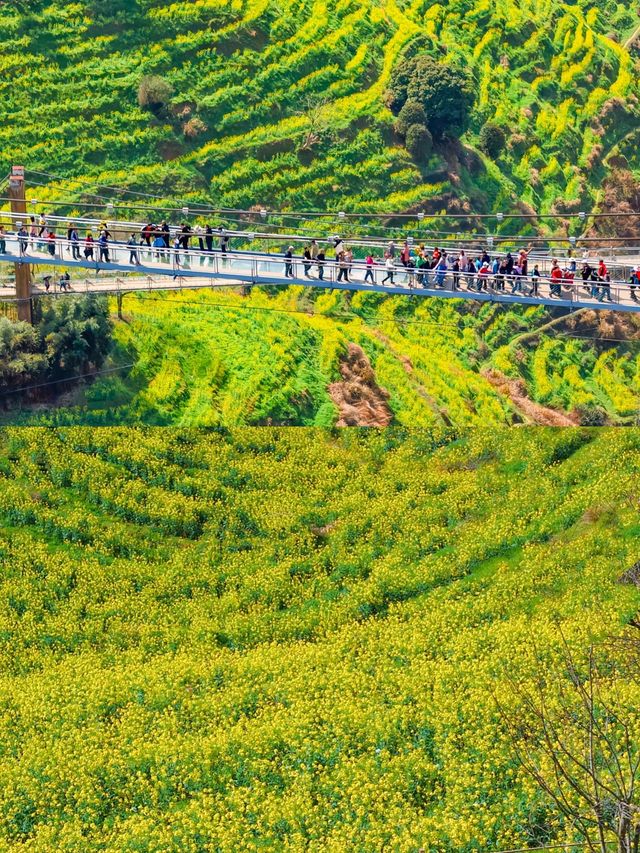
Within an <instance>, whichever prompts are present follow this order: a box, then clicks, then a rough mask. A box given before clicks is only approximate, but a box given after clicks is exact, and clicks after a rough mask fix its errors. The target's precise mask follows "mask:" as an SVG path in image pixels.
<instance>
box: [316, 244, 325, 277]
mask: <svg viewBox="0 0 640 853" xmlns="http://www.w3.org/2000/svg"><path fill="white" fill-rule="evenodd" d="M325 260H326V254H325V251H324V249H322V248H320V249H318V254H317V255H316V263H317V265H318V281H324V264H325Z"/></svg>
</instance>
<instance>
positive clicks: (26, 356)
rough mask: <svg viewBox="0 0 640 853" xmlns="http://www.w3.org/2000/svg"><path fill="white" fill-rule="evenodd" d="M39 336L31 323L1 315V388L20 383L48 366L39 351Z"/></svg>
mask: <svg viewBox="0 0 640 853" xmlns="http://www.w3.org/2000/svg"><path fill="white" fill-rule="evenodd" d="M39 344H40V340H39V336H38V333H37V331H36V330H35V329H34V328H33V326H31V325H30V324H29V323H12V322H11V321H10V320H8V319H7V318H6V317H0V388H2V387H3V386H4V387H8V386H12V385H19V384H21V383H23V382H26V381H30V380H31V379H33V378H34V377H36V376H38V375H39V374H40V373H41V372H42V371H43V369H44V368H45V367H46V363H47V360H46V357H45V356H44V355H43V354H42V352H39V351H38V349H39Z"/></svg>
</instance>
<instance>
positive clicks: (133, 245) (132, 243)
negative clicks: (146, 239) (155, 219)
mask: <svg viewBox="0 0 640 853" xmlns="http://www.w3.org/2000/svg"><path fill="white" fill-rule="evenodd" d="M158 239H159V238H158V237H156V240H158ZM127 246H128V247H129V263H130V264H133V265H134V266H136V267H137V266H139V265H140V260H139V258H138V239H137V237H136V235H135V234H132V235H131V237H129V240H128V241H127Z"/></svg>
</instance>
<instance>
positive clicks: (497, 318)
mask: <svg viewBox="0 0 640 853" xmlns="http://www.w3.org/2000/svg"><path fill="white" fill-rule="evenodd" d="M314 297H315V298H314ZM115 308H116V306H115V304H114V305H113V306H112V309H113V312H114V314H113V316H114V320H115V321H116V326H115V332H114V335H115V341H116V346H115V349H114V352H113V354H112V357H111V361H110V363H109V365H108V366H107V369H108V370H109V371H110V372H109V373H108V374H107V375H105V376H98V377H97V378H96V379H95V381H91V380H90V381H91V384H89V385H88V386H86V387H83V388H80V389H78V390H77V391H76V392H74V393H72V394H71V395H69V394H66V395H65V396H64V398H63V399H62V400H61V401H58V403H57V405H56V404H55V400H51V398H47V397H45V398H44V400H41V401H40V404H39V405H38V406H37V407H36V408H35V409H34V408H33V402H34V400H33V398H29V397H28V396H26V395H22V394H21V395H13V397H12V398H8V399H12V400H13V403H12V405H11V407H9V408H8V409H7V410H6V411H5V412H3V413H2V414H1V415H0V418H2V419H3V420H4V422H5V423H17V422H19V423H24V424H28V423H32V424H34V423H40V424H43V423H45V424H52V425H63V424H80V425H81V424H97V425H100V424H103V425H105V424H131V425H135V424H138V423H147V424H157V425H161V424H164V425H173V426H205V425H206V426H240V425H252V424H254V425H258V424H291V425H295V424H299V425H316V426H330V425H332V424H334V423H341V424H345V423H348V424H355V425H377V426H384V425H386V424H388V423H395V424H399V425H403V426H411V427H416V426H418V427H419V426H432V425H455V426H458V427H462V426H489V425H492V426H505V425H508V424H515V423H537V424H544V425H551V426H567V425H569V426H571V425H576V424H580V423H583V424H588V425H593V424H602V423H606V422H609V423H612V424H626V425H631V424H635V423H636V422H637V417H638V411H639V409H640V375H639V373H638V362H637V353H638V346H639V343H638V341H639V340H640V330H639V329H638V326H637V324H636V322H635V321H634V320H633V319H629V318H626V317H623V316H622V315H617V316H615V315H609V314H604V315H602V316H598V315H597V314H596V313H595V312H579V313H577V314H575V315H572V316H569V317H565V318H562V317H557V316H556V317H555V318H554V316H553V314H552V313H550V312H548V311H545V310H544V309H543V308H524V307H521V308H515V309H505V308H504V307H503V306H499V305H493V306H492V305H489V304H487V305H484V306H481V305H473V304H471V305H469V304H468V303H463V304H457V303H455V302H453V301H450V300H438V299H433V300H422V299H415V300H414V299H412V298H411V297H387V296H374V295H371V294H363V293H360V294H354V295H353V296H352V297H351V298H347V297H345V295H344V294H342V293H340V292H337V291H336V292H333V293H330V292H328V293H323V294H318V293H315V294H314V293H313V292H311V293H310V292H309V291H307V290H305V289H303V288H288V289H287V290H286V291H285V292H280V293H279V294H276V295H271V294H267V293H265V292H263V291H262V290H260V289H256V290H254V291H253V292H252V294H251V295H250V296H242V295H241V294H240V293H239V292H233V291H231V290H228V291H226V292H222V291H217V292H215V293H209V292H207V293H205V292H197V293H194V292H191V293H189V292H188V291H185V292H183V293H176V294H172V295H162V294H158V293H156V294H150V293H147V294H140V295H139V296H127V297H126V298H125V300H124V304H123V309H124V310H123V318H124V319H123V320H122V321H118V320H117V318H116V314H115ZM354 347H355V348H357V349H355V350H354V349H353V348H354ZM350 353H351V356H354V357H355V355H357V354H358V353H359V355H357V359H356V360H357V366H356V369H355V370H354V369H352V366H351V365H350ZM351 360H352V359H351ZM119 365H125V368H124V369H119ZM128 365H133V366H132V367H129V366H128ZM114 368H116V369H115V370H114Z"/></svg>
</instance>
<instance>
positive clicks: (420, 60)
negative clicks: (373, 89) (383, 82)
mask: <svg viewBox="0 0 640 853" xmlns="http://www.w3.org/2000/svg"><path fill="white" fill-rule="evenodd" d="M386 101H387V105H388V107H389V108H390V109H391V110H392V111H393V112H395V113H398V114H400V113H401V111H402V109H403V108H404V106H405V104H407V103H409V102H417V103H418V104H420V105H421V106H422V108H423V110H424V111H425V113H426V117H427V120H426V124H427V127H428V128H429V130H430V131H431V133H432V134H433V136H434V137H442V136H445V135H447V136H459V135H460V134H461V133H463V132H464V131H465V130H466V128H467V127H468V125H469V118H470V112H471V108H472V107H473V102H474V94H473V86H472V80H471V77H470V75H469V74H468V73H467V72H466V71H464V70H462V69H460V68H456V67H454V66H452V65H445V64H444V63H442V62H437V61H436V60H435V59H433V58H432V57H431V56H429V55H427V54H425V53H421V54H419V55H418V56H412V57H410V58H409V59H405V60H403V61H402V62H400V63H399V64H398V65H397V66H396V68H395V69H394V71H393V73H392V75H391V82H390V85H389V89H388V91H387V96H386ZM413 109H414V108H413V107H412V110H413Z"/></svg>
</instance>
